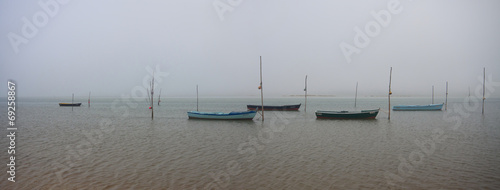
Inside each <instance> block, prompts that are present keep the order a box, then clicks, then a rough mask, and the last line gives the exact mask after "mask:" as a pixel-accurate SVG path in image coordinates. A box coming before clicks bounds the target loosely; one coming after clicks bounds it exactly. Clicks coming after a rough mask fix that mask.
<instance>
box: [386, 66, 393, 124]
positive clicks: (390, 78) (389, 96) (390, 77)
mask: <svg viewBox="0 0 500 190" xmlns="http://www.w3.org/2000/svg"><path fill="white" fill-rule="evenodd" d="M391 81H392V67H391V73H390V75H389V95H388V96H387V97H388V98H389V117H388V119H389V120H391V94H392V92H391Z"/></svg>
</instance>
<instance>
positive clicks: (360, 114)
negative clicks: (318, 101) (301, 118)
mask: <svg viewBox="0 0 500 190" xmlns="http://www.w3.org/2000/svg"><path fill="white" fill-rule="evenodd" d="M379 110H380V109H376V110H361V111H316V117H317V118H318V119H375V117H377V114H378V112H379Z"/></svg>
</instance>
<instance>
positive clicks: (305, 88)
mask: <svg viewBox="0 0 500 190" xmlns="http://www.w3.org/2000/svg"><path fill="white" fill-rule="evenodd" d="M304 93H305V94H304V97H305V99H306V100H305V103H304V112H307V75H306V81H305V87H304Z"/></svg>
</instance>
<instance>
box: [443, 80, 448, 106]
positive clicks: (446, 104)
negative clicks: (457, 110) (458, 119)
mask: <svg viewBox="0 0 500 190" xmlns="http://www.w3.org/2000/svg"><path fill="white" fill-rule="evenodd" d="M444 110H448V81H446V99H445V103H444Z"/></svg>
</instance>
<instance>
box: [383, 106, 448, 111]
mask: <svg viewBox="0 0 500 190" xmlns="http://www.w3.org/2000/svg"><path fill="white" fill-rule="evenodd" d="M443 105H444V104H429V105H398V106H394V107H392V110H394V111H441V110H442V109H443Z"/></svg>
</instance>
